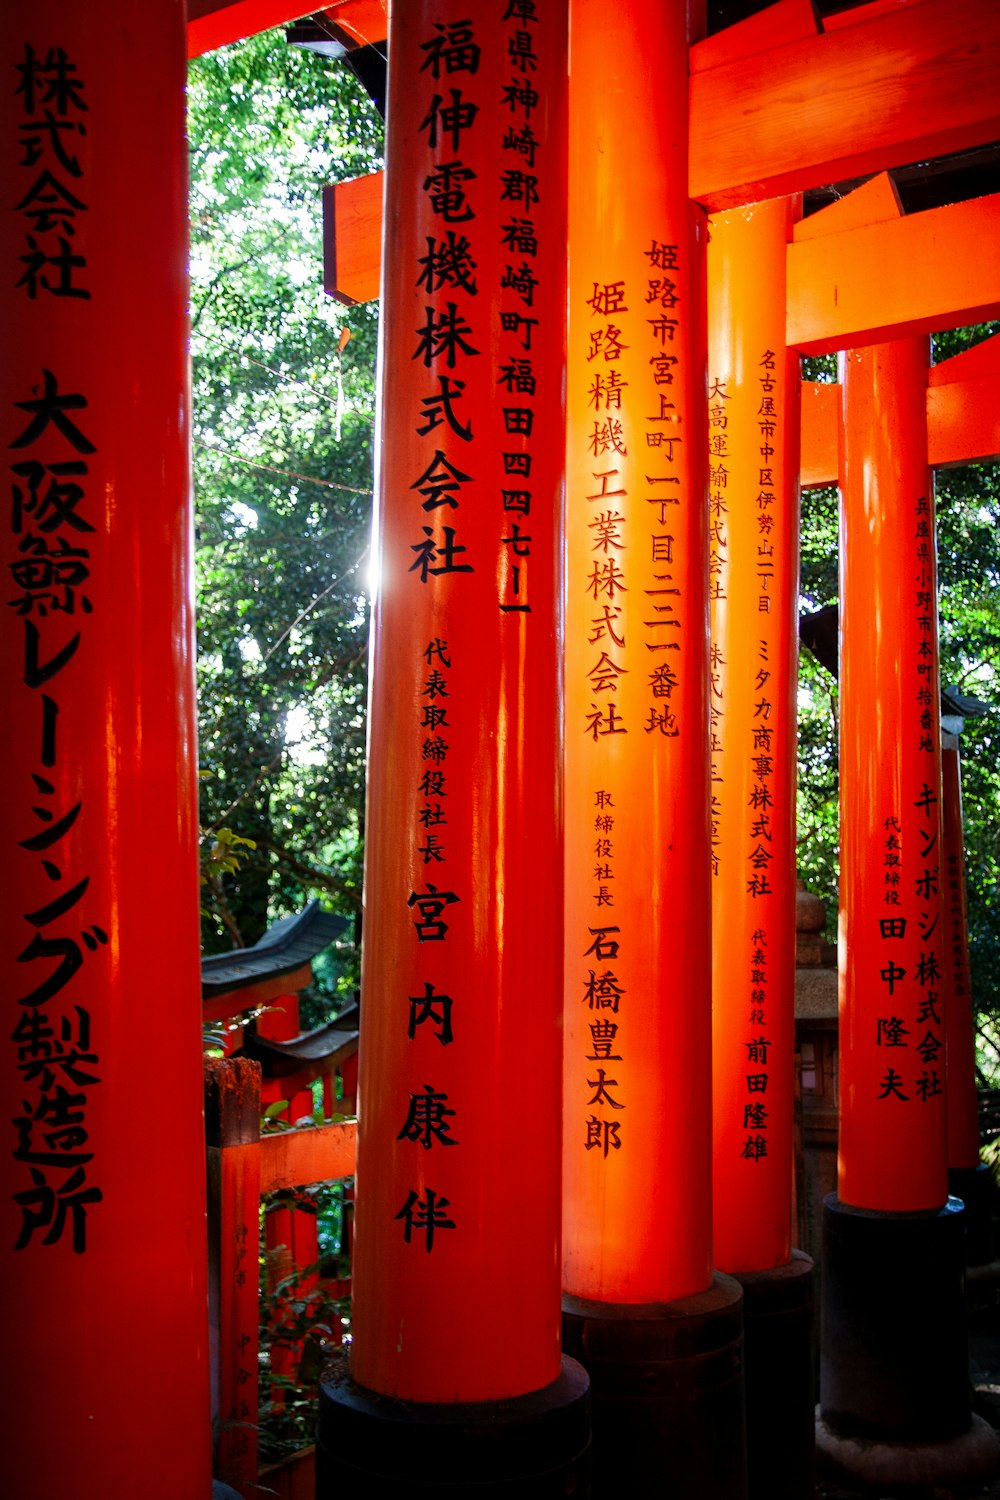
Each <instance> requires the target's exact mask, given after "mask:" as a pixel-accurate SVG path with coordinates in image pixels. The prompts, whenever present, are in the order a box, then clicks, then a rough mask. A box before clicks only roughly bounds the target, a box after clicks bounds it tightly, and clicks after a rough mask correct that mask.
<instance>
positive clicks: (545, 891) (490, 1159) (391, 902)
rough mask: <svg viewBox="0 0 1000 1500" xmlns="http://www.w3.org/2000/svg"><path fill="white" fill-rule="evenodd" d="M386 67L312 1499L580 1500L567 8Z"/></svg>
mask: <svg viewBox="0 0 1000 1500" xmlns="http://www.w3.org/2000/svg"><path fill="white" fill-rule="evenodd" d="M470 17H471V18H470ZM389 60H390V61H389V67H390V76H389V109H388V122H389V123H388V131H389V135H388V148H387V159H388V166H387V185H386V213H385V226H386V229H385V242H384V254H383V307H382V315H383V323H382V353H381V381H382V384H381V398H380V412H381V416H380V424H381V425H380V433H379V475H378V483H377V493H378V499H377V511H376V526H377V532H378V563H379V568H380V576H379V582H378V592H377V597H376V601H375V612H374V632H373V661H372V697H371V718H370V726H371V727H370V757H369V782H368V811H367V815H366V830H367V861H366V885H365V936H364V954H363V972H362V1011H363V1014H364V1027H363V1031H362V1038H361V1060H360V1068H361V1074H360V1098H359V1145H358V1196H357V1216H356V1237H355V1252H354V1296H355V1301H354V1319H353V1344H352V1348H351V1353H350V1363H349V1368H348V1365H347V1362H346V1360H345V1361H342V1362H341V1364H340V1365H339V1366H335V1367H334V1370H333V1372H332V1373H331V1378H330V1379H329V1380H328V1381H327V1382H326V1383H325V1384H324V1386H323V1391H322V1404H321V1412H320V1426H319V1439H318V1442H319V1458H318V1474H319V1493H320V1495H321V1496H323V1497H327V1496H333V1495H334V1494H336V1495H337V1496H340V1495H347V1496H352V1495H366V1494H370V1493H372V1489H371V1487H372V1485H378V1484H382V1485H383V1486H388V1485H393V1486H397V1487H399V1488H400V1489H402V1488H404V1487H405V1489H406V1492H407V1493H414V1494H419V1495H428V1496H430V1495H434V1496H437V1495H440V1494H441V1493H442V1492H443V1491H445V1490H447V1489H448V1488H449V1487H450V1486H455V1487H456V1488H457V1487H459V1486H460V1487H461V1493H462V1494H464V1495H466V1494H473V1493H477V1492H478V1490H479V1488H483V1489H484V1491H488V1493H489V1494H490V1495H508V1494H509V1495H515V1494H516V1495H519V1496H520V1495H524V1494H530V1495H538V1496H542V1495H553V1496H555V1495H559V1496H561V1495H563V1494H564V1493H566V1492H567V1490H566V1487H567V1486H568V1485H574V1484H575V1485H581V1484H582V1483H583V1480H582V1464H583V1462H584V1452H585V1450H586V1449H587V1447H588V1445H589V1426H588V1420H587V1399H588V1397H587V1380H586V1377H585V1375H584V1374H583V1372H582V1370H580V1368H579V1366H577V1365H575V1364H574V1362H573V1361H571V1360H565V1359H563V1358H562V1356H561V1352H560V1343H559V1243H560V1225H559V1182H560V1131H559V1122H560V1060H561V1026H560V1023H561V988H562V987H561V968H562V962H561V961H562V952H561V919H562V911H561V898H562V877H561V868H560V852H561V842H560V833H561V816H560V800H559V786H558V784H559V764H558V728H559V689H558V684H559V667H560V656H559V646H560V642H561V629H560V597H559V579H560V572H561V568H560V548H559V541H560V530H561V522H562V490H563V485H562V463H563V451H562V432H563V423H564V407H563V398H562V371H563V361H564V347H565V333H564V305H565V251H566V238H565V88H566V10H565V5H564V4H558V3H557V4H547V5H540V4H535V3H534V0H523V3H522V0H518V3H512V4H508V5H504V4H502V3H498V4H496V5H492V6H490V7H484V6H476V7H474V8H473V9H472V10H471V11H470V9H469V7H468V6H467V5H466V4H464V0H463V3H461V4H460V3H458V0H419V3H413V4H408V5H401V6H399V7H396V8H395V10H394V12H393V17H392V21H391V35H390V41H389ZM515 1264H516V1274H514V1275H513V1279H512V1266H514V1265H515Z"/></svg>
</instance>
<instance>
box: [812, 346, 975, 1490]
mask: <svg viewBox="0 0 1000 1500" xmlns="http://www.w3.org/2000/svg"><path fill="white" fill-rule="evenodd" d="M927 364H928V347H927V340H926V338H911V339H907V340H900V341H898V342H895V343H889V344H882V345H878V346H875V347H873V348H869V349H861V350H854V351H851V352H850V353H848V354H847V355H846V356H844V363H843V374H842V398H843V403H844V405H843V419H842V420H843V451H842V472H841V495H842V513H841V543H840V556H841V569H842V574H841V588H840V594H841V606H840V610H841V613H840V629H841V641H840V648H841V649H840V691H841V741H840V743H841V894H840V900H841V930H840V943H841V1006H840V1125H839V1174H838V1192H837V1194H831V1195H830V1197H829V1198H828V1199H827V1200H826V1205H825V1220H824V1245H823V1328H822V1335H821V1351H822V1359H821V1383H820V1419H819V1422H818V1426H817V1441H818V1445H819V1450H820V1453H821V1454H822V1456H823V1460H824V1463H825V1464H826V1466H827V1467H828V1468H829V1469H832V1470H833V1471H834V1472H840V1473H846V1474H848V1475H853V1476H854V1477H855V1478H859V1477H860V1478H863V1479H864V1480H866V1481H867V1482H869V1483H872V1482H877V1483H883V1484H886V1485H889V1484H900V1483H914V1482H920V1483H922V1484H924V1485H928V1486H929V1485H932V1484H938V1485H942V1484H948V1483H952V1482H956V1481H958V1480H961V1481H964V1482H971V1481H972V1480H974V1479H977V1478H980V1477H986V1476H987V1475H988V1474H989V1473H990V1472H991V1471H992V1470H993V1469H994V1468H995V1466H996V1461H997V1443H996V1438H995V1435H994V1433H993V1431H992V1429H991V1428H989V1427H988V1426H987V1425H986V1424H985V1423H984V1422H982V1421H981V1420H980V1419H979V1418H977V1417H973V1416H972V1415H971V1411H970V1405H969V1384H968V1351H967V1343H966V1335H965V1309H964V1304H963V1299H962V1272H963V1268H964V1252H963V1219H964V1207H963V1205H962V1203H961V1202H960V1200H958V1199H955V1198H949V1196H948V1176H947V1151H946V1131H945V1093H944V1081H945V1076H944V1049H945V1031H944V1012H943V985H942V982H941V980H942V972H943V966H944V962H945V956H944V949H943V944H942V933H941V888H942V882H943V850H942V826H941V751H940V713H939V682H938V650H937V608H936V589H937V578H936V571H937V570H936V559H935V529H934V494H933V484H932V477H931V473H930V470H929V469H928V467H927V457H926V455H927V418H926V384H927Z"/></svg>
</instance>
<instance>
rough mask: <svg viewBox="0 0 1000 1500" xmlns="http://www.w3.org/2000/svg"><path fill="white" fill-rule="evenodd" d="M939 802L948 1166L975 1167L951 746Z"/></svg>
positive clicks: (956, 765) (972, 1043) (957, 778)
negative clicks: (941, 815) (941, 819)
mask: <svg viewBox="0 0 1000 1500" xmlns="http://www.w3.org/2000/svg"><path fill="white" fill-rule="evenodd" d="M941 781H942V787H943V802H944V859H943V862H942V875H943V880H942V903H941V906H942V909H941V926H942V928H943V930H944V941H943V943H942V948H943V949H944V963H943V968H944V971H945V976H946V981H945V985H944V990H945V994H946V995H947V1013H946V1018H945V1029H946V1033H947V1035H946V1046H947V1054H948V1100H947V1116H948V1165H949V1167H976V1166H978V1165H979V1101H978V1098H977V1095H976V1033H975V1019H974V1015H973V1009H972V984H971V982H970V977H969V935H968V929H967V926H966V912H967V901H966V887H965V836H964V832H963V822H962V767H961V761H960V756H959V751H958V747H957V745H954V744H953V745H952V746H945V747H943V748H942V751H941Z"/></svg>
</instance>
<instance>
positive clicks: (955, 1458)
mask: <svg viewBox="0 0 1000 1500" xmlns="http://www.w3.org/2000/svg"><path fill="white" fill-rule="evenodd" d="M816 1410H817V1413H818V1412H819V1408H818V1407H817V1408H816ZM816 1451H817V1455H818V1458H819V1464H820V1468H821V1470H822V1473H823V1477H824V1479H828V1480H830V1481H831V1482H832V1483H835V1484H838V1483H839V1484H844V1485H847V1486H848V1487H849V1488H852V1489H859V1488H863V1489H866V1490H870V1491H871V1492H872V1494H875V1495H879V1496H882V1495H886V1494H892V1495H906V1494H911V1495H913V1496H914V1500H917V1497H920V1500H923V1497H925V1496H927V1495H929V1494H930V1493H932V1492H936V1491H942V1490H943V1491H946V1492H947V1491H950V1490H955V1489H961V1490H970V1491H973V1492H974V1491H975V1490H976V1489H977V1488H978V1486H979V1485H981V1484H985V1483H986V1482H987V1481H988V1480H989V1479H990V1478H991V1476H992V1475H993V1474H995V1473H996V1471H997V1466H998V1462H1000V1448H998V1446H997V1435H996V1433H995V1432H994V1430H993V1428H992V1427H991V1426H990V1425H989V1423H988V1422H984V1421H983V1419H982V1417H972V1418H971V1419H970V1422H969V1426H968V1427H967V1429H966V1430H965V1432H963V1433H961V1434H960V1435H959V1436H958V1437H954V1438H944V1439H942V1440H941V1442H938V1443H917V1442H912V1443H904V1442H898V1443H877V1442H873V1441H872V1440H871V1439H870V1438H858V1437H844V1436H842V1435H841V1434H840V1433H838V1432H834V1430H833V1429H832V1428H830V1427H828V1426H827V1425H826V1423H825V1422H824V1421H823V1418H822V1417H821V1416H818V1415H817V1420H816Z"/></svg>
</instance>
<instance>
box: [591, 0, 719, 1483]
mask: <svg viewBox="0 0 1000 1500" xmlns="http://www.w3.org/2000/svg"><path fill="white" fill-rule="evenodd" d="M570 15H571V23H570V31H571V36H570V51H571V58H572V67H571V72H570V194H569V203H570V211H569V214H570V216H569V258H570V286H569V343H568V364H567V390H568V398H567V405H568V415H567V429H568V445H567V506H568V519H567V569H566V597H567V616H566V715H565V744H566V748H565V768H566V770H565V798H566V807H565V815H566V853H565V868H566V939H565V943H566V948H565V951H566V974H565V986H566V1045H565V1062H564V1072H565V1119H564V1163H565V1187H564V1235H565V1280H564V1286H565V1293H566V1295H565V1298H564V1309H565V1317H564V1326H565V1335H564V1337H565V1340H566V1344H565V1346H566V1348H567V1349H568V1350H570V1352H572V1353H574V1354H576V1355H577V1356H578V1357H579V1358H581V1359H582V1360H583V1361H584V1363H585V1364H586V1365H587V1367H588V1369H589V1371H590V1375H591V1379H592V1381H593V1384H594V1444H595V1472H596V1481H597V1485H598V1488H599V1489H600V1488H601V1487H602V1486H607V1485H610V1484H612V1483H614V1484H615V1485H617V1486H618V1487H619V1488H620V1489H621V1490H622V1491H627V1492H628V1493H629V1494H635V1495H640V1494H646V1493H648V1492H650V1493H651V1492H656V1493H659V1492H660V1491H661V1489H662V1485H663V1483H664V1479H665V1475H666V1474H667V1473H668V1472H669V1473H670V1474H671V1476H672V1478H673V1479H675V1480H676V1482H677V1483H678V1485H679V1486H680V1488H681V1489H684V1486H685V1484H686V1483H688V1482H690V1483H692V1484H693V1483H694V1482H695V1476H697V1480H698V1485H699V1488H700V1491H701V1493H704V1494H706V1495H707V1494H714V1493H715V1490H714V1488H713V1485H714V1484H715V1483H718V1484H719V1486H720V1487H721V1490H722V1491H723V1492H724V1493H726V1494H727V1495H734V1494H737V1493H739V1490H740V1486H741V1485H742V1482H743V1474H742V1446H741V1444H742V1428H741V1426H740V1424H739V1423H738V1422H737V1424H736V1427H737V1429H738V1430H737V1431H736V1434H735V1440H733V1433H732V1432H730V1431H729V1430H728V1429H727V1421H728V1418H729V1416H730V1415H732V1413H734V1412H735V1411H736V1409H737V1408H738V1407H739V1406H740V1404H741V1401H742V1392H741V1390H740V1388H739V1381H738V1380H736V1379H732V1380H730V1378H729V1376H730V1374H731V1373H732V1370H731V1369H727V1366H726V1359H725V1356H724V1355H723V1356H722V1357H721V1358H719V1359H718V1361H717V1365H716V1374H717V1376H718V1379H717V1380H716V1379H715V1376H713V1381H710V1382H709V1385H708V1387H707V1388H706V1389H705V1390H703V1391H702V1392H701V1393H700V1397H699V1405H698V1411H697V1415H696V1416H695V1418H694V1420H692V1419H691V1409H690V1405H689V1404H688V1402H687V1398H686V1396H685V1398H684V1416H683V1419H681V1418H680V1413H679V1406H678V1403H677V1402H676V1401H672V1400H671V1398H670V1396H666V1397H665V1396H664V1388H663V1386H662V1385H660V1383H659V1382H654V1383H653V1384H652V1385H646V1383H645V1380H644V1377H642V1376H640V1375H639V1374H638V1372H637V1370H636V1366H637V1365H642V1363H643V1361H644V1360H648V1359H655V1360H656V1361H657V1362H658V1363H659V1364H661V1365H663V1366H670V1367H672V1370H673V1374H672V1376H671V1382H672V1383H673V1386H674V1389H675V1390H677V1391H680V1390H683V1389H689V1388H690V1387H689V1378H690V1376H691V1372H690V1371H688V1370H687V1368H686V1364H685V1362H686V1360H687V1359H689V1358H691V1357H692V1355H693V1353H694V1351H695V1350H697V1351H698V1352H699V1353H700V1354H703V1353H704V1352H705V1351H706V1350H707V1349H708V1348H709V1347H712V1348H713V1349H717V1348H718V1347H719V1346H720V1345H721V1346H722V1347H723V1348H724V1349H732V1351H733V1355H734V1365H733V1368H734V1367H735V1355H736V1353H737V1349H738V1343H739V1338H740V1300H741V1299H740V1294H739V1290H738V1288H737V1287H736V1286H735V1285H734V1284H733V1283H732V1282H729V1281H725V1282H718V1283H713V1279H712V1263H711V1249H712V1247H711V1104H710V1097H711V982H710V976H711V950H710V937H709V930H710V929H709V923H710V895H709V867H708V847H709V845H708V838H709V828H708V784H707V769H708V768H707V760H706V755H705V747H706V721H707V666H708V661H707V626H708V600H707V594H706V585H705V570H706V562H707V546H706V543H707V534H706V531H707V529H706V507H705V477H706V475H705V302H704V298H705V281H704V253H705V217H704V214H703V212H702V211H701V210H700V209H699V208H698V207H697V206H695V205H692V204H691V203H690V202H689V199H688V192H687V32H686V14H685V5H684V3H683V0H669V3H665V4H664V3H661V0H656V3H652V0H650V3H636V4H633V5H630V6H628V7H627V8H626V9H624V10H623V11H622V12H621V13H619V14H618V15H616V17H615V24H614V29H613V40H612V37H611V36H610V35H609V31H608V15H607V10H606V7H604V6H601V5H598V4H597V3H594V0H575V3H573V4H572V5H571V11H570ZM685 1341H686V1343H685ZM654 1350H655V1353H654V1352H653V1351H654ZM702 1368H703V1369H704V1365H703V1366H702ZM626 1388H631V1390H632V1391H633V1393H637V1392H639V1391H642V1392H643V1394H642V1395H641V1396H640V1395H637V1394H634V1395H633V1396H632V1397H630V1398H629V1399H627V1400H625V1401H621V1400H619V1399H618V1398H619V1397H620V1395H621V1392H622V1390H623V1389H626ZM709 1413H711V1417H710V1418H709ZM622 1424H624V1425H622ZM713 1425H715V1426H716V1428H717V1431H726V1433H727V1436H726V1439H725V1441H722V1442H715V1443H709V1442H708V1441H707V1431H708V1429H709V1428H710V1427H712V1426H713ZM683 1476H688V1477H687V1478H684V1477H683ZM734 1486H735V1487H734Z"/></svg>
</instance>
